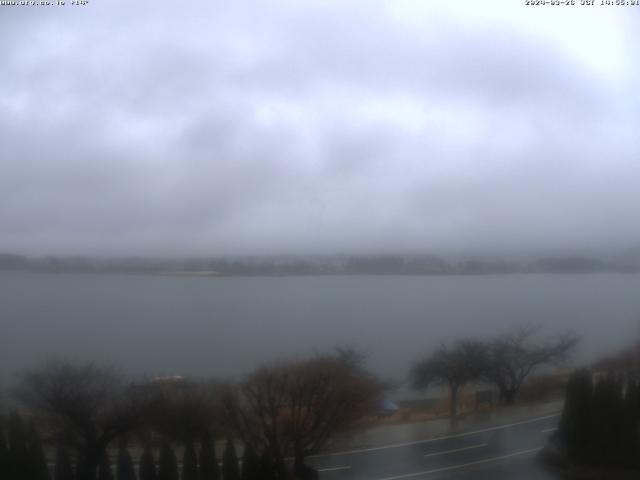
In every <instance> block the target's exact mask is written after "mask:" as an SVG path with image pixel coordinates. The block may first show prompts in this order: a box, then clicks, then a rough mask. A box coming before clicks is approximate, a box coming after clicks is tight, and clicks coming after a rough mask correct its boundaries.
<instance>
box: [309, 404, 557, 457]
mask: <svg viewBox="0 0 640 480" xmlns="http://www.w3.org/2000/svg"><path fill="white" fill-rule="evenodd" d="M559 415H560V412H558V413H554V414H551V415H545V416H543V417H536V418H530V419H529V420H523V421H521V422H514V423H508V424H506V425H498V426H495V427H489V428H483V429H482V430H473V431H471V432H464V433H456V434H455V435H446V436H443V437H435V438H428V439H425V440H416V441H414V442H403V443H393V444H390V445H382V446H380V447H369V448H356V449H353V450H344V451H342V452H333V453H319V454H316V455H310V456H309V457H307V458H321V457H333V456H338V455H351V454H354V453H367V452H377V451H379V450H386V449H389V448H400V447H409V446H411V445H421V444H423V443H432V442H439V441H441V440H449V439H451V438H462V437H466V436H469V435H477V434H479V433H485V432H493V431H495V430H501V429H503V428H510V427H516V426H518V425H526V424H527V423H534V422H539V421H542V420H546V419H548V418H553V417H557V416H559Z"/></svg>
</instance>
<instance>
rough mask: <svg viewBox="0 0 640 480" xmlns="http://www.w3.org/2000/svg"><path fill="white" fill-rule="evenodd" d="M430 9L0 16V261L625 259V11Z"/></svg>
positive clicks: (629, 34)
mask: <svg viewBox="0 0 640 480" xmlns="http://www.w3.org/2000/svg"><path fill="white" fill-rule="evenodd" d="M67 3H69V2H67ZM450 3H451V2H445V1H442V2H428V3H424V2H407V1H396V0H394V1H388V2H382V1H376V2H371V1H367V2H364V1H363V2H349V3H348V4H345V2H340V1H322V2H321V1H312V2H302V3H301V2H294V1H282V2H268V3H265V2H252V1H248V2H237V3H234V4H233V5H230V4H228V2H226V3H225V2H215V3H211V4H207V5H198V6H194V5H193V4H185V5H182V4H178V3H175V2H138V3H136V4H135V5H132V4H131V3H130V2H124V1H115V0H113V1H108V2H107V1H103V0H92V1H91V2H90V3H89V4H88V5H87V6H85V7H71V6H65V7H47V8H46V9H44V7H42V8H38V7H17V6H16V7H2V12H0V39H1V40H2V42H3V44H4V45H5V46H7V47H8V48H4V49H2V51H0V79H1V81H2V83H1V84H2V87H3V88H2V90H1V91H0V111H2V112H3V115H2V116H0V138H1V139H2V140H1V142H0V143H1V145H2V151H1V153H0V155H1V157H0V232H1V234H0V250H4V251H14V252H19V253H30V254H44V253H53V254H76V253H78V254H114V255H120V254H153V255H164V254H169V255H176V254H186V255H191V254H198V255H200V254H206V255H216V254H246V253H258V254H267V253H333V252H389V251H397V252H404V251H407V252H439V251H442V252H444V251H492V252H499V251H509V252H524V251H533V250H547V249H603V248H605V249H616V248H624V247H627V246H631V245H635V244H638V242H640V224H638V222H637V221H636V216H637V213H636V211H635V210H636V205H638V204H639V203H640V190H639V189H638V188H637V179H638V178H639V176H640V163H639V162H638V158H637V156H638V152H639V151H640V148H639V147H640V139H639V138H638V135H637V127H638V120H640V118H639V117H640V114H639V113H638V112H639V111H640V110H639V108H640V96H639V95H638V89H637V85H636V84H635V80H636V79H637V77H638V73H640V65H639V63H640V62H639V58H638V56H637V54H636V53H635V47H634V45H635V44H636V43H637V40H638V34H637V31H638V30H637V25H638V21H639V20H640V16H639V15H640V9H636V8H633V7H628V8H624V7H618V8H616V9H607V8H605V7H599V6H594V7H592V8H587V7H575V8H564V9H561V8H559V7H558V8H551V7H549V8H543V7H540V8H538V9H533V8H532V7H526V6H524V5H520V3H519V2H516V3H514V2H493V3H489V4H487V3H486V2H483V3H482V5H478V4H477V2H472V1H469V2H455V3H456V6H455V7H454V6H452V5H450Z"/></svg>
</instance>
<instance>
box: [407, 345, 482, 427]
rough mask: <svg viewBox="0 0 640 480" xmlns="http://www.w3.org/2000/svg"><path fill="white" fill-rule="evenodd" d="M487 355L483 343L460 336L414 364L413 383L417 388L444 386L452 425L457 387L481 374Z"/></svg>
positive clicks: (456, 411)
mask: <svg viewBox="0 0 640 480" xmlns="http://www.w3.org/2000/svg"><path fill="white" fill-rule="evenodd" d="M486 358H487V357H486V347H485V345H484V344H482V343H481V342H479V341H477V340H460V341H458V342H456V343H454V344H453V346H451V347H448V346H446V345H441V346H440V348H439V349H438V350H436V351H435V352H434V353H433V354H431V356H429V357H427V358H426V359H424V360H422V361H420V362H418V363H416V364H415V365H414V366H413V368H412V370H411V378H412V382H413V386H414V388H416V389H426V388H428V387H429V386H431V385H445V386H447V387H448V388H449V393H450V414H451V424H452V425H455V422H456V415H457V413H458V391H459V390H460V387H462V386H463V385H465V384H467V383H469V382H472V381H475V380H478V379H480V378H481V376H482V374H483V373H484V371H485V365H486Z"/></svg>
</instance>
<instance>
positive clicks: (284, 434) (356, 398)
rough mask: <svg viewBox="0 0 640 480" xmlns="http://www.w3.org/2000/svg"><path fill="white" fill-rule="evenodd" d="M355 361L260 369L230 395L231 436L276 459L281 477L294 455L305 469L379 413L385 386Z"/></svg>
mask: <svg viewBox="0 0 640 480" xmlns="http://www.w3.org/2000/svg"><path fill="white" fill-rule="evenodd" d="M353 358H355V357H354V356H353V355H347V356H345V355H344V354H342V353H341V354H339V355H336V356H330V355H325V356H317V357H314V358H311V359H308V360H301V361H292V362H286V363H279V364H275V365H271V366H267V367H262V368H259V369H258V370H256V371H255V372H253V373H252V374H251V375H250V376H249V377H248V378H247V379H246V380H245V381H244V382H242V383H241V384H239V385H237V386H235V387H231V388H229V390H228V392H227V395H226V397H225V408H226V412H227V417H228V419H229V426H230V428H231V430H232V431H233V432H234V433H235V434H236V435H237V436H239V437H240V438H241V439H242V440H243V441H244V442H245V444H247V445H251V446H252V448H254V449H255V450H256V451H258V452H262V453H263V454H264V453H267V454H268V455H270V456H271V457H272V458H273V459H274V461H275V463H276V469H277V470H278V472H279V473H280V474H283V472H284V458H285V456H286V455H289V454H292V455H293V456H294V458H295V468H296V469H298V470H300V469H303V468H304V467H303V465H304V459H305V457H306V456H307V455H310V454H314V453H317V452H318V451H320V450H321V449H322V448H324V447H325V446H326V445H327V443H328V442H329V441H330V439H331V438H332V436H333V435H335V434H336V433H337V432H339V431H342V430H346V429H348V428H350V427H353V425H354V424H356V423H357V422H358V421H359V420H361V419H363V418H364V417H366V416H368V415H370V414H371V413H373V411H374V409H375V404H376V401H377V400H378V399H379V395H380V384H379V382H378V381H377V380H376V379H375V378H373V377H372V376H371V375H369V374H368V373H367V372H365V371H364V370H363V369H362V368H361V367H360V366H359V362H353V361H351V360H352V359H353ZM347 359H348V360H349V361H347Z"/></svg>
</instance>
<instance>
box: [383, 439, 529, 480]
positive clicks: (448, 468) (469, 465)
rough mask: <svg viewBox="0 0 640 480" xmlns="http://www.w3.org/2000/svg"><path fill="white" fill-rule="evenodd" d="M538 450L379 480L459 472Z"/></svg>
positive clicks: (523, 451)
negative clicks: (466, 468) (462, 469)
mask: <svg viewBox="0 0 640 480" xmlns="http://www.w3.org/2000/svg"><path fill="white" fill-rule="evenodd" d="M540 450H542V447H540V448H531V449H529V450H521V451H519V452H514V453H510V454H508V455H502V456H500V457H492V458H485V459H483V460H476V461H475V462H468V463H461V464H459V465H451V466H449V467H441V468H434V469H433V470H425V471H423V472H414V473H405V474H404V475H394V476H393V477H385V478H381V479H379V480H399V479H401V478H411V477H420V476H422V475H431V474H432V473H440V472H446V471H449V470H459V469H461V468H465V467H472V466H474V465H481V464H483V463H491V462H498V461H500V460H506V459H507V458H512V457H517V456H519V455H527V454H528V453H533V452H538V451H540Z"/></svg>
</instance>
